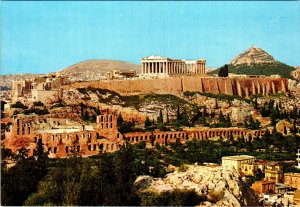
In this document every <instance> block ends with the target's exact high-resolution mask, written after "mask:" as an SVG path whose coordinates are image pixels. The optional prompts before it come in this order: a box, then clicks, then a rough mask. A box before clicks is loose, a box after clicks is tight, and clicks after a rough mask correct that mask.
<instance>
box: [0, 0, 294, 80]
mask: <svg viewBox="0 0 300 207" xmlns="http://www.w3.org/2000/svg"><path fill="white" fill-rule="evenodd" d="M253 44H255V45H256V46H257V47H261V48H264V49H265V50H266V51H267V52H269V53H270V54H271V55H273V56H274V57H275V58H276V59H277V60H279V61H281V62H284V63H286V64H289V65H300V62H299V58H300V55H299V54H300V3H299V1H289V2H232V1H230V2H176V1H175V2H166V1H165V2H134V1H130V2H107V1H106V2H68V1H66V2H52V1H48V2H34V1H31V2H9V1H4V2H1V74H8V73H48V72H53V71H58V70H60V69H63V68H65V67H67V66H69V65H72V64H75V63H78V62H81V61H85V60H88V59H112V60H124V61H129V62H134V63H139V62H140V58H142V57H144V56H149V55H153V54H155V55H161V56H168V57H170V58H180V59H198V58H204V59H206V60H207V66H208V67H218V66H221V65H223V64H225V63H227V62H229V61H230V60H231V59H232V58H234V57H235V56H236V55H237V54H239V53H240V52H242V51H244V50H246V49H247V48H249V47H250V46H251V45H253Z"/></svg>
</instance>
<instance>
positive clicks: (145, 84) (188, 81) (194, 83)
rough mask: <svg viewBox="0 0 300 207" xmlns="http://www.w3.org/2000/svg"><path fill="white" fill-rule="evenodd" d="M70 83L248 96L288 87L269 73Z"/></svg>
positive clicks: (132, 91) (127, 91)
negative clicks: (265, 74)
mask: <svg viewBox="0 0 300 207" xmlns="http://www.w3.org/2000/svg"><path fill="white" fill-rule="evenodd" d="M70 87H71V88H88V87H91V88H101V89H108V90H112V91H116V92H117V93H119V94H121V95H125V96H126V95H139V94H149V93H156V94H173V95H180V94H181V93H182V92H186V91H190V92H196V91H197V92H204V93H212V94H228V95H238V96H242V97H248V96H250V95H255V94H262V95H268V94H273V93H278V92H279V93H280V92H282V93H285V92H287V91H288V82H287V79H285V78H271V77H266V78H218V77H200V76H183V77H172V78H164V79H145V80H112V81H107V82H104V81H91V82H83V83H82V82H80V83H74V84H71V85H67V86H64V88H70Z"/></svg>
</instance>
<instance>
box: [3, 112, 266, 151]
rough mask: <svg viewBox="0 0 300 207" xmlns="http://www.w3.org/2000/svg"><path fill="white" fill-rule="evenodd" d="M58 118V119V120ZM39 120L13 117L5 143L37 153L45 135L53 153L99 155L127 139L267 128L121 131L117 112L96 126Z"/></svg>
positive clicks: (163, 141)
mask: <svg viewBox="0 0 300 207" xmlns="http://www.w3.org/2000/svg"><path fill="white" fill-rule="evenodd" d="M44 121H47V120H38V123H41V122H44ZM54 121H55V122H57V120H54ZM34 124H35V121H34V119H33V117H31V116H17V117H15V118H14V119H13V121H12V125H11V129H10V131H9V132H7V133H6V135H5V136H6V139H5V146H6V147H8V148H11V149H13V151H16V150H17V149H19V148H20V147H27V148H28V149H29V155H32V154H33V150H34V149H35V148H36V144H37V142H38V140H39V139H42V143H43V144H44V148H45V150H47V151H48V152H49V153H50V157H68V156H72V154H73V153H77V154H78V155H80V156H91V155H97V154H98V153H99V151H103V152H104V151H105V152H114V151H116V150H118V149H119V147H120V145H122V144H123V143H124V142H125V141H126V140H127V141H128V142H130V143H132V144H137V143H140V142H142V141H145V142H146V143H147V144H148V145H155V144H156V143H158V144H160V145H168V144H169V143H172V142H176V141H180V142H182V143H185V142H186V141H187V140H192V139H200V140H208V139H214V138H217V137H220V136H222V137H224V138H229V137H230V136H231V135H233V136H234V137H235V138H238V137H240V136H244V137H245V138H246V139H247V137H248V136H249V134H251V135H252V136H253V137H260V136H262V135H263V134H264V133H265V131H264V130H248V129H242V128H193V129H191V130H183V131H166V132H163V131H153V132H129V133H125V134H121V133H119V132H118V130H117V117H116V116H115V115H113V114H103V115H99V116H98V117H97V123H96V127H95V128H94V129H86V127H85V126H84V125H82V126H81V128H80V129H68V130H67V129H66V130H63V129H55V130H52V131H51V130H43V129H35V128H34Z"/></svg>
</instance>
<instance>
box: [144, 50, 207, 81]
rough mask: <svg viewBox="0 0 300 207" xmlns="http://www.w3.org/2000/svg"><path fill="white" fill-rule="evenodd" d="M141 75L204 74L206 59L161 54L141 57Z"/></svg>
mask: <svg viewBox="0 0 300 207" xmlns="http://www.w3.org/2000/svg"><path fill="white" fill-rule="evenodd" d="M141 62H142V75H145V76H152V75H154V76H157V75H176V74H205V63H206V60H202V59H199V60H177V59H170V58H168V57H161V56H155V55H152V56H149V57H145V58H142V59H141Z"/></svg>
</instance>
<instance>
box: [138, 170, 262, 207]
mask: <svg viewBox="0 0 300 207" xmlns="http://www.w3.org/2000/svg"><path fill="white" fill-rule="evenodd" d="M134 188H135V190H137V191H138V192H158V193H159V192H162V191H172V190H175V189H180V190H192V189H194V190H195V192H196V193H197V194H199V195H203V196H205V197H206V199H207V200H208V201H207V202H204V203H202V204H200V206H202V205H206V206H210V205H211V204H213V205H216V206H236V207H237V206H257V205H258V201H257V198H256V197H255V195H254V192H253V191H252V190H251V189H250V188H249V187H248V186H247V185H246V183H245V182H243V181H242V180H241V177H240V175H239V174H238V172H237V171H235V170H233V169H232V170H228V169H223V168H222V167H206V166H197V165H190V166H188V169H187V170H186V171H185V172H180V171H178V170H176V171H175V172H173V173H169V174H167V175H166V177H165V178H153V177H151V176H139V177H138V178H137V179H136V181H135V184H134ZM216 197H218V199H214V198H216Z"/></svg>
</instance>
